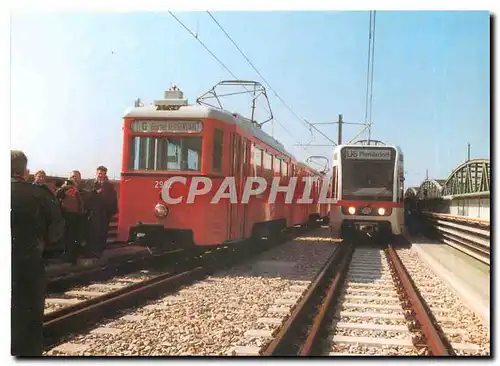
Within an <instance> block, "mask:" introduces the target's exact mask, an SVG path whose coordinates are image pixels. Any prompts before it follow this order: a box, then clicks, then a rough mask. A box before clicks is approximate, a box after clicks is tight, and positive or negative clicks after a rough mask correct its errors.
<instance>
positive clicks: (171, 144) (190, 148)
mask: <svg viewBox="0 0 500 366" xmlns="http://www.w3.org/2000/svg"><path fill="white" fill-rule="evenodd" d="M201 143H202V138H201V137H199V136H192V137H191V136H190V137H173V136H168V137H144V136H134V137H132V143H131V145H130V166H129V168H130V169H131V170H160V171H195V172H199V171H200V169H201Z"/></svg>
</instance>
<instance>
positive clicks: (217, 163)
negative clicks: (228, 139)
mask: <svg viewBox="0 0 500 366" xmlns="http://www.w3.org/2000/svg"><path fill="white" fill-rule="evenodd" d="M223 140H224V132H223V131H221V130H219V129H217V128H216V129H215V130H214V151H213V156H212V169H213V171H214V172H215V173H220V172H222V142H223Z"/></svg>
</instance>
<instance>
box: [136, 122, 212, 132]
mask: <svg viewBox="0 0 500 366" xmlns="http://www.w3.org/2000/svg"><path fill="white" fill-rule="evenodd" d="M132 131H133V132H180V133H199V132H201V131H203V124H202V123H201V122H200V121H134V122H132Z"/></svg>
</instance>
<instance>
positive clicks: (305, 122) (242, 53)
mask: <svg viewBox="0 0 500 366" xmlns="http://www.w3.org/2000/svg"><path fill="white" fill-rule="evenodd" d="M207 13H208V15H209V16H210V17H211V18H212V20H213V21H214V22H215V24H217V26H218V27H219V28H220V30H221V31H222V32H223V33H224V34H225V35H226V37H227V38H228V39H229V40H230V41H231V43H232V44H233V45H234V46H235V47H236V49H237V50H238V51H239V52H240V54H241V55H242V56H243V57H244V58H245V60H246V61H247V62H248V64H249V65H250V66H251V67H252V68H253V69H254V70H255V72H256V73H257V74H258V75H259V76H260V77H261V79H262V81H264V82H265V83H266V85H267V86H268V87H269V89H270V90H271V91H272V92H273V93H274V95H275V96H276V98H278V100H279V101H280V102H281V103H282V104H283V105H284V106H285V107H286V108H287V109H288V110H289V111H290V113H292V114H293V116H294V117H295V118H297V119H298V120H299V121H300V122H301V123H302V124H303V125H304V126H305V127H306V128H308V129H309V130H310V128H311V127H312V128H314V129H315V130H316V131H317V132H318V133H319V134H321V135H322V136H324V137H325V138H326V139H328V140H329V141H330V142H332V143H334V144H335V141H333V140H332V139H331V138H329V137H328V136H327V135H325V134H324V133H323V132H322V131H321V130H319V129H318V128H316V126H314V125H313V124H311V123H309V122H307V121H306V120H304V119H303V118H300V117H299V116H298V115H297V113H295V111H294V110H293V109H292V108H291V107H290V106H289V105H288V103H286V102H285V101H284V99H283V98H282V97H281V96H280V95H279V94H278V92H277V91H276V90H275V89H274V88H273V87H272V86H271V84H270V83H269V81H267V79H266V78H265V77H264V76H263V75H262V74H261V72H260V71H259V70H258V69H257V68H256V67H255V65H254V64H253V63H252V61H250V59H249V58H248V57H247V55H245V53H244V52H243V51H242V50H241V48H240V47H239V46H238V44H237V43H236V42H235V41H234V40H233V39H232V38H231V36H230V35H229V34H228V33H227V32H226V30H225V29H224V27H223V26H222V25H221V24H220V23H219V22H218V21H217V19H215V17H214V16H213V15H212V13H210V11H208V10H207Z"/></svg>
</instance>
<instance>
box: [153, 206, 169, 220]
mask: <svg viewBox="0 0 500 366" xmlns="http://www.w3.org/2000/svg"><path fill="white" fill-rule="evenodd" d="M167 215H168V208H167V206H165V205H163V204H161V203H158V204H157V205H156V206H155V216H156V217H158V218H165V217H167Z"/></svg>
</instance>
